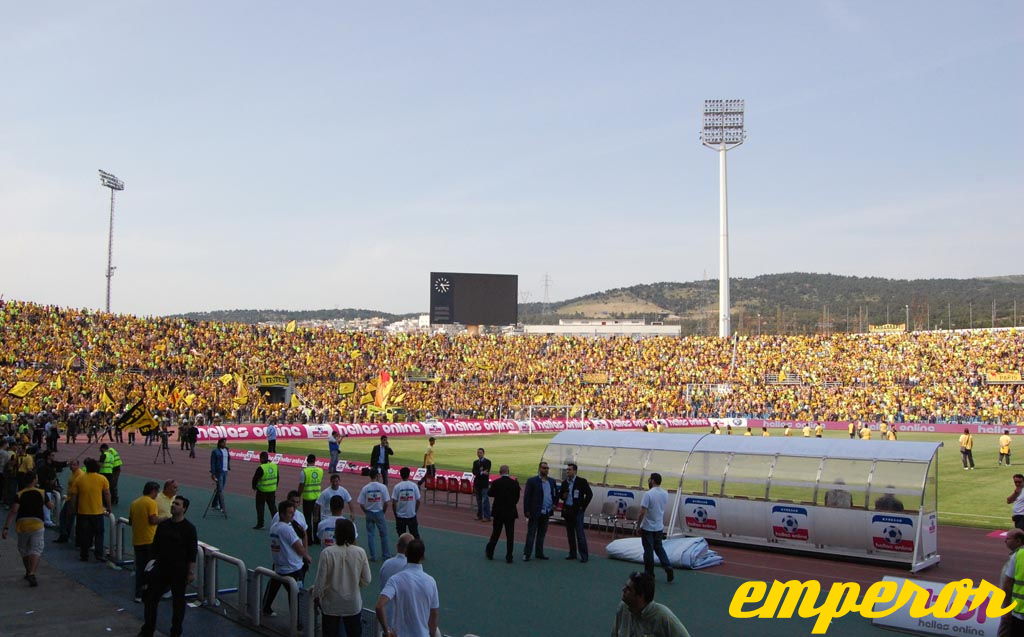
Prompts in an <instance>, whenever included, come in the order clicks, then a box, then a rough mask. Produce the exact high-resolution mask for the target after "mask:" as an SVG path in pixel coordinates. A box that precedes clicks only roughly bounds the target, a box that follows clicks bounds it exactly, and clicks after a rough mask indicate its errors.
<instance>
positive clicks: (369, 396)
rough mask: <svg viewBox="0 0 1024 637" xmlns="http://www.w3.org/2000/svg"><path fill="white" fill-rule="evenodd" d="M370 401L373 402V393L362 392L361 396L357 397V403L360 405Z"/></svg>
mask: <svg viewBox="0 0 1024 637" xmlns="http://www.w3.org/2000/svg"><path fill="white" fill-rule="evenodd" d="M372 402H373V394H363V395H362V396H360V397H359V404H360V405H365V404H367V403H372Z"/></svg>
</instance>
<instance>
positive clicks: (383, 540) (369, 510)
mask: <svg viewBox="0 0 1024 637" xmlns="http://www.w3.org/2000/svg"><path fill="white" fill-rule="evenodd" d="M390 500H391V495H390V494H389V493H388V488H387V487H385V486H384V485H383V484H381V483H380V474H379V473H378V472H377V469H370V481H369V482H367V483H366V485H365V486H364V487H363V489H362V490H361V491H360V492H359V497H358V498H356V501H357V502H359V508H360V509H362V510H363V515H364V516H366V545H367V548H368V549H369V552H370V561H371V562H376V561H377V547H376V543H377V538H378V536H380V548H381V553H383V555H384V557H383V559H385V560H386V559H388V558H389V557H391V547H390V546H388V525H387V521H386V520H385V519H384V514H385V513H387V511H388V502H389V501H390Z"/></svg>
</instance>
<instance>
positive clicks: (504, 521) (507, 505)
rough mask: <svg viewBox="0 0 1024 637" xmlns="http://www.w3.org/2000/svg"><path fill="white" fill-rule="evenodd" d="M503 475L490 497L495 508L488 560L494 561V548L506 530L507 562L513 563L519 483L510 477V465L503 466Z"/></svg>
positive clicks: (494, 483) (493, 486) (494, 486)
mask: <svg viewBox="0 0 1024 637" xmlns="http://www.w3.org/2000/svg"><path fill="white" fill-rule="evenodd" d="M498 472H499V473H500V474H501V475H500V476H499V477H498V479H497V480H495V481H494V482H492V483H491V487H490V489H489V490H488V495H489V496H490V497H492V498H494V506H493V507H491V524H492V526H491V539H490V540H489V541H488V542H487V549H486V551H485V552H486V553H487V559H489V560H493V559H494V547H495V546H496V545H497V544H498V538H499V537H501V529H502V527H504V529H505V543H506V544H505V561H506V562H508V563H509V564H511V563H512V546H513V543H514V542H515V529H516V518H517V517H519V514H518V512H517V510H518V506H519V493H520V489H519V482H518V481H516V480H514V479H512V478H510V477H509V475H508V465H507V464H503V465H501V468H500V469H498Z"/></svg>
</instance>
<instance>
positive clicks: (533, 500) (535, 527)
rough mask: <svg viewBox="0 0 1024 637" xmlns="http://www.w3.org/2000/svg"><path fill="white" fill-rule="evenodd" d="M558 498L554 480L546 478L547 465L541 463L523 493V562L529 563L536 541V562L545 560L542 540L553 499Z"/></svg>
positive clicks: (553, 505) (553, 507)
mask: <svg viewBox="0 0 1024 637" xmlns="http://www.w3.org/2000/svg"><path fill="white" fill-rule="evenodd" d="M557 497H558V486H557V485H556V484H555V479H554V478H551V477H548V463H546V462H541V463H540V464H539V465H538V466H537V475H535V476H533V477H532V478H530V479H529V480H527V481H526V490H525V491H524V492H523V513H524V514H526V519H527V520H528V522H527V525H526V548H525V551H526V552H525V554H524V555H523V560H525V561H527V562H529V561H530V555H531V553H533V551H534V548H533V547H534V541H536V545H537V552H536V557H537V559H538V560H546V559H548V557H547V556H546V555H544V538H545V536H547V533H548V520H550V519H551V513H552V512H553V511H554V510H555V498H557Z"/></svg>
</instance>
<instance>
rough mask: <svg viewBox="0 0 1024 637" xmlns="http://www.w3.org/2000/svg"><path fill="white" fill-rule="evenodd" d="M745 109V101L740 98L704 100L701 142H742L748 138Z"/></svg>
mask: <svg viewBox="0 0 1024 637" xmlns="http://www.w3.org/2000/svg"><path fill="white" fill-rule="evenodd" d="M743 111H744V101H743V100H740V99H731V100H704V116H703V122H702V123H703V128H702V130H701V135H700V139H701V142H702V143H704V144H705V145H707V146H721V145H722V144H725V145H727V146H728V145H737V144H742V143H743V140H744V139H746V131H744V130H743Z"/></svg>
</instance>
